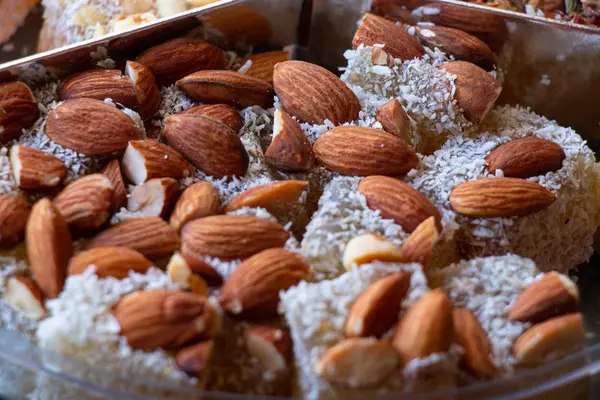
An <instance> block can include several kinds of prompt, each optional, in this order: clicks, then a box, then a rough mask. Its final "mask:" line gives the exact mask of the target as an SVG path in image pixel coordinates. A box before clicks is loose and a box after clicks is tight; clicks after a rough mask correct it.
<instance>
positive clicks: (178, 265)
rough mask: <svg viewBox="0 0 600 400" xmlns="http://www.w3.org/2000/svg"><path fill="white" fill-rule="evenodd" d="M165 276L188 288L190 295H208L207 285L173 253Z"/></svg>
mask: <svg viewBox="0 0 600 400" xmlns="http://www.w3.org/2000/svg"><path fill="white" fill-rule="evenodd" d="M167 274H168V275H169V278H171V280H172V281H173V282H174V283H178V284H180V285H181V286H182V287H184V288H189V289H190V290H191V291H192V293H196V294H198V295H201V296H207V295H208V283H207V282H206V281H205V280H204V279H203V278H201V277H200V276H198V275H195V274H194V272H193V271H192V269H191V268H190V266H189V264H188V263H187V261H186V260H185V259H184V258H183V257H182V256H181V254H179V253H178V252H175V254H173V255H172V256H171V259H170V260H169V264H167Z"/></svg>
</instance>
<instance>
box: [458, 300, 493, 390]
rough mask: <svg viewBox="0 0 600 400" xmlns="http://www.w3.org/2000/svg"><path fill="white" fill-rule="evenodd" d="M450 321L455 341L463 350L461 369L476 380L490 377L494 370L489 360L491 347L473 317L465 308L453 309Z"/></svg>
mask: <svg viewBox="0 0 600 400" xmlns="http://www.w3.org/2000/svg"><path fill="white" fill-rule="evenodd" d="M452 320H453V323H454V335H455V341H456V343H458V344H459V345H460V346H461V347H462V348H463V350H464V353H463V356H462V359H461V365H462V367H463V368H464V369H466V370H467V371H469V372H470V373H471V374H473V375H474V376H475V377H477V378H488V377H490V376H492V374H493V373H494V369H495V367H494V364H492V361H491V360H490V357H491V353H492V347H491V345H490V342H489V340H488V337H487V334H486V333H485V331H484V330H483V329H482V328H481V326H480V325H479V322H477V319H476V318H475V316H474V315H473V314H472V313H471V311H469V310H467V309H466V308H455V309H454V310H453V311H452Z"/></svg>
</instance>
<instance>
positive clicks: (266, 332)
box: [244, 323, 294, 368]
mask: <svg viewBox="0 0 600 400" xmlns="http://www.w3.org/2000/svg"><path fill="white" fill-rule="evenodd" d="M244 338H245V339H246V349H247V350H248V353H250V355H251V356H253V357H256V358H257V359H258V360H259V362H261V358H260V356H261V355H260V354H255V353H254V351H253V350H255V349H253V347H252V345H253V344H255V343H257V342H262V343H265V344H268V345H270V346H271V348H272V349H273V350H275V351H277V353H278V355H279V357H280V359H281V361H283V363H285V365H286V366H287V365H289V363H290V361H291V360H292V355H293V351H292V350H293V346H294V342H293V341H292V336H291V335H290V331H289V330H288V329H286V328H284V327H282V326H279V325H276V324H271V323H265V324H253V325H250V326H248V327H247V328H246V329H245V330H244ZM263 367H264V368H267V366H266V365H263Z"/></svg>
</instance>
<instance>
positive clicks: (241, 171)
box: [164, 115, 249, 179]
mask: <svg viewBox="0 0 600 400" xmlns="http://www.w3.org/2000/svg"><path fill="white" fill-rule="evenodd" d="M164 134H165V137H166V139H167V141H168V142H169V145H170V146H172V147H173V148H174V149H175V150H177V151H178V152H179V153H181V154H182V155H183V156H184V157H185V158H187V159H188V160H190V161H191V162H192V164H194V166H195V167H196V168H198V169H200V170H201V171H202V172H204V173H205V174H207V175H210V176H214V177H215V178H217V179H220V178H223V177H225V176H227V177H232V176H244V175H245V174H246V171H247V169H248V163H249V157H248V153H247V152H246V149H245V148H244V145H243V144H242V141H241V140H240V138H239V137H238V136H237V134H236V133H235V132H234V131H232V130H231V129H230V128H229V127H227V126H226V125H224V124H222V123H220V122H217V121H214V120H212V119H209V118H206V117H202V116H200V115H192V116H190V115H173V116H171V117H169V118H167V121H166V126H165V132H164Z"/></svg>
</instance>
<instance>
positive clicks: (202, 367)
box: [175, 340, 215, 378]
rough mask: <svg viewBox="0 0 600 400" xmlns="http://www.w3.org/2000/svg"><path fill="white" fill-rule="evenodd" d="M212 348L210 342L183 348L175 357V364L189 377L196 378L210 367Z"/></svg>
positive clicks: (212, 344) (211, 342) (212, 343)
mask: <svg viewBox="0 0 600 400" xmlns="http://www.w3.org/2000/svg"><path fill="white" fill-rule="evenodd" d="M214 347H215V346H214V342H213V341H212V340H206V341H204V342H200V343H197V344H193V345H191V346H188V347H184V348H183V349H181V350H180V351H179V352H178V353H177V355H175V363H176V364H177V367H178V368H179V369H180V370H182V371H183V372H185V373H186V374H188V375H189V376H192V377H196V378H198V377H200V375H201V374H202V372H204V371H206V369H207V368H208V366H209V365H210V360H211V358H212V354H213V350H214Z"/></svg>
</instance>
